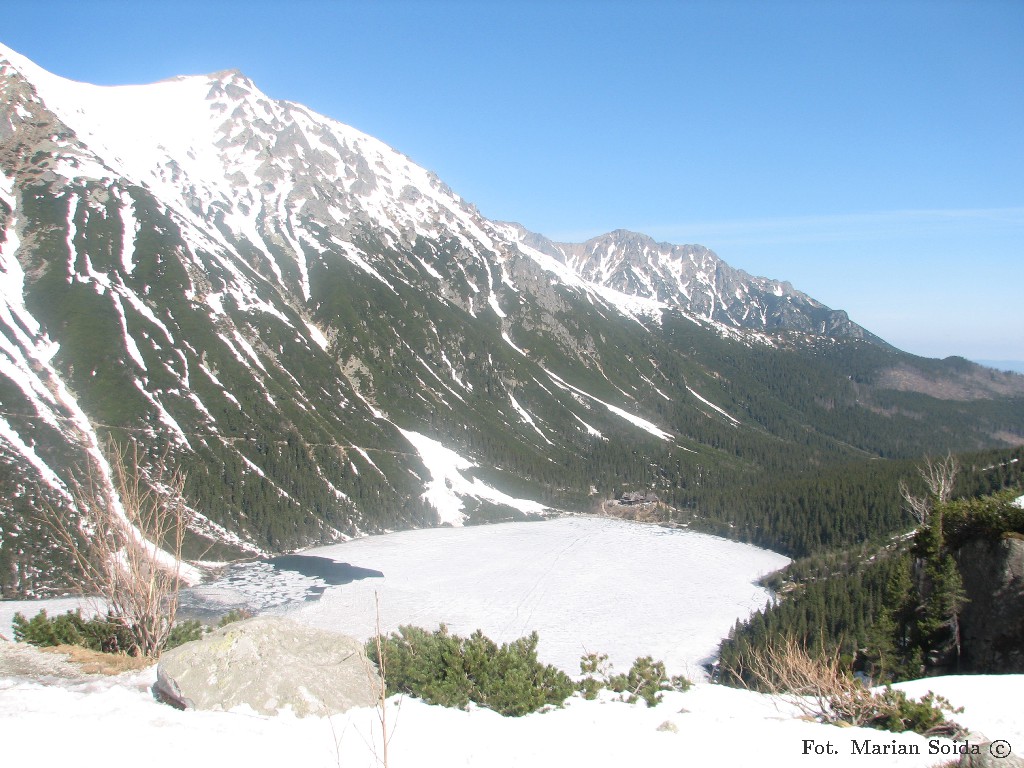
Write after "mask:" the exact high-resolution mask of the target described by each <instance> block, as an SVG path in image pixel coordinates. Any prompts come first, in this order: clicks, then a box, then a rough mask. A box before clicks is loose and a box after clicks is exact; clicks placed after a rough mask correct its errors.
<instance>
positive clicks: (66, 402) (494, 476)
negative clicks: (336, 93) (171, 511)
mask: <svg viewBox="0 0 1024 768" xmlns="http://www.w3.org/2000/svg"><path fill="white" fill-rule="evenodd" d="M0 171H2V173H0V499H2V500H3V501H0V587H2V589H3V590H4V592H5V593H28V592H36V591H39V590H44V589H45V588H46V587H47V585H48V584H50V583H51V582H52V581H53V572H54V570H55V566H54V564H53V563H54V562H57V563H59V559H60V558H59V553H55V552H54V551H53V549H52V544H51V543H49V542H48V539H47V538H46V537H45V536H44V535H42V532H41V530H40V526H39V524H38V523H37V522H34V521H35V520H36V519H37V517H38V515H37V513H38V510H39V508H40V507H41V506H42V505H50V506H52V507H55V508H58V509H66V510H67V511H68V513H69V514H70V513H71V507H72V504H71V501H70V496H69V491H68V489H69V482H70V481H71V479H72V478H74V477H76V476H77V477H79V478H81V477H82V476H83V475H84V474H85V473H86V472H87V469H88V468H90V467H91V468H92V469H93V472H94V473H98V474H99V475H100V476H101V477H102V476H105V475H106V474H108V473H109V466H108V465H107V463H106V458H105V453H104V452H105V450H107V448H106V446H107V445H108V443H107V441H108V440H114V441H116V442H117V443H119V444H122V445H123V444H126V443H127V442H129V441H132V440H134V441H136V442H137V443H139V444H140V445H142V446H143V447H144V448H145V450H146V451H147V455H148V456H149V459H150V460H154V461H155V460H156V458H157V457H159V456H161V455H164V452H166V456H167V461H169V462H170V463H171V464H172V465H175V466H178V467H181V468H182V469H183V470H184V471H186V472H187V475H188V486H187V492H188V496H189V502H190V504H191V505H192V506H193V507H194V508H195V510H196V512H197V513H198V517H197V520H198V523H197V528H196V531H195V533H196V536H197V540H196V541H195V542H194V551H195V552H196V553H198V552H202V551H208V552H211V553H212V554H211V555H210V556H218V557H221V556H224V557H226V556H231V555H233V554H238V553H240V552H250V553H252V552H263V551H279V550H283V549H289V548H294V547H298V546H303V545H308V544H312V543H319V542H324V541H332V540H337V539H338V538H342V537H345V536H354V535H358V534H360V533H365V532H370V531H380V530H385V529H393V528H400V527H410V526H425V525H436V524H439V523H450V524H462V523H463V522H466V521H470V522H472V521H484V520H492V519H508V518H510V517H519V516H523V515H529V514H537V513H539V512H542V511H543V510H545V509H591V508H593V506H594V505H595V504H597V503H598V502H599V501H601V500H603V499H605V498H609V497H612V496H615V495H617V494H619V493H621V492H622V491H624V490H635V489H638V488H645V489H656V491H657V493H659V494H660V495H661V496H662V497H663V498H664V500H666V501H668V502H669V503H671V504H672V505H674V506H676V507H677V508H684V507H685V508H690V509H693V510H696V511H697V513H698V514H699V506H700V500H701V498H702V495H703V494H706V493H710V492H714V490H715V489H716V488H720V487H723V486H724V485H726V484H734V483H736V482H745V481H753V480H756V478H758V477H761V476H763V475H764V474H765V473H770V472H774V471H780V470H784V469H792V468H794V467H797V466H807V465H808V464H810V463H818V462H830V461H840V460H848V459H850V458H856V457H866V456H912V455H916V454H918V453H922V452H924V451H926V450H945V449H947V448H976V447H982V446H987V445H1000V444H1007V443H1012V442H1015V441H1019V440H1021V436H1022V435H1024V406H1022V401H1021V395H1022V393H1024V385H1022V383H1021V382H1022V381H1024V377H1020V376H1011V375H1008V374H997V373H995V372H987V371H984V370H983V369H980V368H977V367H973V368H971V398H970V399H965V398H961V397H958V396H957V390H956V388H955V387H944V388H941V391H940V392H935V391H933V392H931V393H930V394H928V395H922V394H921V389H922V386H920V384H921V382H924V383H925V384H927V385H928V387H930V388H932V389H934V388H935V385H936V382H938V384H939V385H942V384H943V382H946V381H947V380H948V379H949V378H950V377H951V376H955V375H959V374H957V371H958V370H959V367H958V366H960V365H961V363H958V362H956V361H952V362H941V361H927V360H921V359H919V358H914V357H912V356H909V355H906V354H904V353H901V352H899V351H898V350H895V349H893V348H892V347H890V346H888V345H886V344H885V343H884V342H881V341H880V340H879V339H877V338H876V337H874V336H872V335H871V334H870V333H869V332H867V331H865V330H864V329H862V328H860V327H858V326H857V325H855V324H854V323H852V322H850V321H849V319H848V318H847V317H846V315H845V313H843V312H841V311H833V310H831V309H829V308H827V307H824V306H822V305H820V304H819V303H817V302H815V301H814V300H813V299H811V298H810V297H807V296H805V295H803V294H801V293H799V292H798V291H795V290H794V289H792V287H790V286H789V285H787V284H785V283H779V282H776V281H772V280H768V279H765V278H754V277H750V276H749V275H746V274H744V273H742V272H739V271H736V270H733V269H731V268H730V267H728V265H726V264H724V263H723V262H722V261H721V260H719V259H718V258H717V257H716V256H715V255H714V254H713V253H712V252H710V251H708V250H707V249H704V248H702V247H700V246H670V245H666V244H656V243H654V242H653V241H651V240H650V239H649V238H646V237H645V236H643V235H637V234H633V233H627V232H622V231H619V232H614V233H611V234H609V235H605V236H603V237H600V238H595V239H594V240H591V241H589V242H588V243H584V244H580V245H569V244H556V243H552V242H550V241H548V240H546V239H544V238H543V237H541V236H539V235H537V234H534V233H530V232H527V231H526V230H524V229H523V228H522V227H519V226H517V225H514V224H507V223H501V222H494V221H489V220H487V219H485V218H484V217H483V216H481V215H480V213H479V212H478V211H477V210H476V209H475V208H474V207H473V206H472V205H471V204H470V203H468V202H467V201H465V200H463V199H462V198H461V197H459V196H458V195H457V194H456V193H454V192H453V191H452V190H450V189H449V188H448V187H447V186H446V185H445V184H444V183H443V182H441V181H440V180H439V179H438V178H437V177H436V176H434V175H433V174H431V173H429V172H428V171H426V170H424V169H422V168H420V167H418V166H417V165H415V163H413V162H412V161H411V160H410V159H409V158H408V157H405V156H404V155H402V154H400V153H399V152H397V151H395V150H393V149H391V148H390V147H387V146H386V145H384V144H382V143H381V142H379V141H377V140H376V139H373V138H372V137H370V136H367V135H365V134H362V133H360V132H359V131H356V130H354V129H352V128H350V127H348V126H345V125H342V124H341V123H338V122H335V121H334V120H331V119H329V118H326V117H324V116H321V115H317V114H315V113H313V112H311V111H310V110H308V109H306V108H304V107H302V106H301V105H298V104H293V103H289V102H282V101H274V100H272V99H269V98H268V97H267V96H265V95H264V94H263V93H261V92H260V91H259V89H258V88H257V87H256V86H255V85H254V84H253V83H252V82H251V81H249V80H248V79H247V78H246V77H245V76H244V75H242V74H241V73H239V72H236V71H227V72H219V73H216V74H213V75H209V76H198V77H181V78H175V79H172V80H168V81H164V82H161V83H155V84H152V85H144V86H120V87H99V86H92V85H87V84H83V83H74V82H71V81H68V80H64V79H62V78H59V77H56V76H54V75H52V74H49V73H47V72H45V71H43V70H42V69H40V68H38V67H37V66H35V65H34V64H32V62H30V61H28V60H27V59H25V58H24V57H22V56H20V55H18V54H17V53H15V52H13V51H10V50H8V49H6V48H3V47H0ZM964 364H966V363H964ZM908 371H909V372H910V373H908ZM894 372H895V373H894ZM894 376H895V377H896V378H895V379H893V377H894ZM893 381H897V382H898V384H899V385H898V386H897V385H894V384H893V383H892V382H893ZM907 382H910V383H909V384H907ZM943 393H945V395H943ZM950 393H952V394H950ZM944 396H945V397H946V399H941V398H942V397H944ZM950 398H952V399H950ZM144 469H145V468H144ZM211 543H212V544H214V545H215V546H214V548H213V549H212V550H211V549H210V548H209V547H210V545H211ZM54 558H56V561H54ZM57 570H59V568H58V569H57Z"/></svg>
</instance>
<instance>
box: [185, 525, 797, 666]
mask: <svg viewBox="0 0 1024 768" xmlns="http://www.w3.org/2000/svg"><path fill="white" fill-rule="evenodd" d="M305 554H308V555H317V556H320V557H327V558H331V559H333V560H335V561H338V562H345V563H349V564H350V565H352V566H355V567H358V568H365V569H372V570H375V571H380V572H381V573H383V574H384V578H369V579H363V580H361V581H355V582H352V583H351V584H345V585H342V586H335V587H329V588H328V589H327V590H326V591H325V592H324V593H323V595H322V597H320V599H319V600H315V601H305V600H304V598H305V597H306V596H307V594H308V592H307V587H308V589H309V590H310V591H311V590H312V589H313V588H314V582H315V580H305V581H306V584H305V585H304V584H302V583H301V582H303V581H304V579H303V577H300V576H298V575H297V574H287V575H286V576H285V577H284V578H282V577H281V576H280V575H278V576H275V575H274V572H273V571H272V570H271V569H269V568H267V567H266V566H262V569H263V570H262V572H261V574H259V578H255V577H256V576H257V575H258V574H256V573H255V572H254V570H253V569H249V568H247V573H245V574H238V573H237V572H236V573H235V574H233V579H234V580H235V581H234V585H232V584H231V583H225V582H218V583H215V584H212V585H210V586H209V587H208V588H206V589H205V590H204V589H202V588H201V589H199V590H196V592H197V593H198V594H199V595H203V594H204V592H206V593H207V594H208V597H209V598H210V599H211V600H220V601H223V602H224V603H225V604H228V605H231V606H234V605H238V604H245V603H247V602H248V603H249V604H251V605H253V606H254V607H256V608H257V609H261V610H265V609H266V607H268V606H270V605H271V601H270V600H268V596H270V597H274V598H275V600H274V602H275V603H276V607H274V608H272V610H273V611H274V612H284V613H288V614H289V615H290V616H292V618H294V619H296V620H298V621H300V622H302V623H305V624H311V625H313V626H316V627H320V628H323V629H330V630H334V631H337V632H343V633H345V634H348V635H352V636H354V637H358V638H360V639H365V638H368V637H370V636H372V635H373V634H374V625H375V621H376V617H375V608H374V604H375V593H376V594H377V595H379V597H380V605H381V623H382V627H383V628H384V629H385V630H386V631H389V632H390V631H393V630H394V629H396V628H397V627H398V626H399V625H401V624H414V625H417V626H421V627H424V628H426V629H435V628H436V627H437V626H438V625H439V624H440V623H442V622H443V623H445V624H447V625H448V627H449V628H450V629H451V630H452V631H453V632H455V633H457V634H461V635H468V634H470V633H471V632H473V631H474V630H476V629H482V630H483V631H484V634H486V635H488V636H489V637H491V638H492V639H494V640H496V641H498V642H508V641H511V640H515V639H517V638H519V637H522V636H523V635H528V634H529V633H530V632H532V631H534V630H536V631H537V632H539V633H540V645H539V646H538V655H539V656H540V658H541V660H542V661H544V662H547V663H549V664H555V665H556V666H558V667H560V668H562V669H564V670H565V671H566V672H568V673H569V674H576V673H578V672H579V659H580V656H582V655H583V654H584V653H587V652H600V653H607V654H608V656H609V658H610V660H611V661H612V662H613V663H614V664H615V666H616V668H617V669H621V670H622V671H625V670H626V669H628V668H629V665H630V664H632V662H633V659H635V658H636V657H637V656H643V655H648V654H649V655H652V656H654V657H655V658H656V659H662V660H663V661H665V664H666V666H667V667H668V669H669V670H670V671H671V672H673V673H675V672H684V673H686V674H687V675H689V676H691V677H692V678H698V677H700V676H701V675H702V670H701V668H700V665H701V663H702V662H704V661H705V660H707V659H708V658H709V657H711V656H712V655H713V654H714V652H715V651H716V649H717V647H718V642H719V640H721V638H722V637H723V636H725V635H726V634H727V633H728V632H729V630H730V629H731V628H732V625H733V624H734V623H735V621H736V619H737V618H746V617H747V616H749V615H750V614H751V613H752V612H753V611H755V610H757V609H758V608H761V607H763V606H764V605H765V603H766V602H767V601H768V599H769V594H768V592H767V591H766V590H764V589H762V588H761V587H759V586H757V585H756V584H754V583H753V582H755V581H756V580H757V579H758V578H760V577H761V576H763V575H765V574H767V573H770V572H772V571H775V570H778V569H779V568H782V567H783V566H785V565H786V563H788V562H789V561H788V559H787V558H785V557H783V556H782V555H779V554H777V553H775V552H769V551H767V550H763V549H758V548H757V547H752V546H748V545H745V544H738V543H736V542H732V541H727V540H726V539H722V538H718V537H715V536H707V535H704V534H698V533H693V532H691V531H685V530H672V529H668V528H662V527H660V526H657V525H646V524H639V523H631V522H624V521H621V520H612V519H606V518H595V517H560V518H557V519H553V520H548V521H542V522H532V523H503V524H497V525H485V526H471V527H467V528H433V529H429V530H419V531H403V532H400V533H391V534H388V535H386V536H371V537H368V538H363V539H356V540H353V541H348V542H345V543H343V544H336V545H333V546H329V547H322V548H318V549H314V550H309V551H308V552H306V553H305ZM257 567H258V566H257ZM246 576H248V577H250V578H248V580H247V583H246V584H245V585H244V586H243V585H241V584H240V583H239V579H244V578H245V577H246ZM284 580H287V582H288V583H290V584H292V585H294V587H298V588H300V589H301V590H302V593H301V594H294V595H293V598H292V599H291V600H288V601H285V600H282V599H280V597H279V592H275V591H274V590H280V589H281V588H282V582H283V581H284ZM242 590H244V592H245V594H244V595H243V594H240V592H241V591H242Z"/></svg>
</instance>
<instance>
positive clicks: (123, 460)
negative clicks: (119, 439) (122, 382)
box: [43, 440, 193, 656]
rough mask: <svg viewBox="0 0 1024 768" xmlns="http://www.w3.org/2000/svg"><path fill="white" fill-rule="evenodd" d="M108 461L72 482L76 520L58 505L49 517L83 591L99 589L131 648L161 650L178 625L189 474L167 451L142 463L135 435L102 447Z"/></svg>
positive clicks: (94, 463) (95, 463)
mask: <svg viewBox="0 0 1024 768" xmlns="http://www.w3.org/2000/svg"><path fill="white" fill-rule="evenodd" d="M105 453H106V456H105V459H106V463H107V467H104V466H102V465H101V464H100V463H99V462H98V461H97V460H95V459H93V460H92V461H91V462H90V464H89V466H88V468H87V470H86V471H85V473H84V475H85V477H84V479H83V480H80V481H75V482H72V483H71V486H70V489H71V496H72V498H73V500H74V504H75V508H76V509H77V512H78V515H79V520H78V525H77V526H75V525H73V524H72V523H71V522H70V521H68V520H67V519H66V518H65V517H64V516H63V515H62V514H60V513H59V512H58V511H57V510H55V509H53V508H46V509H45V510H44V514H43V517H44V522H45V523H46V524H47V526H48V527H49V528H50V530H51V531H52V532H53V533H54V535H55V536H56V538H57V539H58V540H59V542H60V543H61V544H63V545H64V547H65V548H66V549H67V551H68V552H69V553H70V555H71V558H72V561H73V563H74V564H75V566H76V567H77V571H78V577H79V586H80V587H81V588H82V590H83V592H85V593H87V594H91V595H94V596H97V597H98V598H99V599H100V600H102V601H103V602H104V603H105V604H106V605H105V608H106V611H107V614H108V616H109V617H110V618H111V619H112V620H114V621H116V622H119V623H121V624H123V625H124V627H125V628H126V629H127V630H128V632H129V634H130V635H131V636H132V638H133V641H134V647H132V648H123V649H121V650H123V651H126V652H128V653H132V654H140V655H143V656H158V655H159V653H160V651H161V649H162V648H163V646H164V644H165V643H166V641H167V636H168V635H169V633H170V631H171V628H172V627H173V625H174V620H175V616H176V614H177V609H178V591H179V589H180V588H181V582H182V573H181V569H182V560H181V554H182V547H183V545H184V540H185V533H186V531H187V529H188V524H189V523H190V521H191V518H192V516H193V512H192V510H191V509H190V508H189V507H188V506H187V505H186V503H185V500H184V482H185V477H184V475H183V474H182V473H181V472H180V471H178V470H170V469H169V468H168V464H167V457H166V455H164V456H162V457H160V458H159V459H157V460H156V461H155V462H153V463H152V464H151V466H150V467H149V469H148V471H146V470H144V469H143V468H142V466H141V465H140V452H139V447H138V445H137V444H136V443H134V442H132V443H131V444H130V447H129V448H127V449H125V448H123V447H122V446H119V445H117V444H116V443H115V442H114V441H112V440H111V441H108V442H107V444H106V446H105Z"/></svg>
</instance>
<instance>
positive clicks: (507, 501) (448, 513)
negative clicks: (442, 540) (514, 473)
mask: <svg viewBox="0 0 1024 768" xmlns="http://www.w3.org/2000/svg"><path fill="white" fill-rule="evenodd" d="M398 431H399V432H401V433H402V435H404V436H405V439H406V440H408V441H409V442H410V443H411V444H412V446H413V448H415V449H416V452H417V453H418V454H419V457H420V461H422V462H423V465H424V466H425V467H426V468H427V471H428V472H429V473H430V481H429V482H428V483H427V485H426V491H425V492H424V494H423V497H422V498H424V499H425V500H426V501H427V503H428V504H430V506H432V507H433V508H434V509H435V510H436V511H437V516H438V519H439V520H440V522H441V523H442V524H444V523H447V524H449V525H455V526H461V525H462V524H463V522H464V521H465V519H466V514H465V512H463V509H464V507H465V505H464V503H463V501H462V498H461V497H463V496H468V497H471V498H475V499H480V500H482V501H489V502H492V503H494V504H500V505H502V506H506V507H512V508H513V509H518V510H519V511H520V512H526V513H528V514H540V513H542V512H544V510H545V509H546V507H545V506H544V505H543V504H539V503H538V502H536V501H530V500H528V499H517V498H514V497H512V496H509V495H508V494H506V493H503V492H501V491H499V490H498V489H496V488H492V487H491V486H489V485H487V484H486V483H484V482H482V481H481V480H480V478H476V477H475V478H473V481H472V482H470V481H469V480H467V479H466V478H465V477H463V475H462V472H463V471H465V470H467V469H472V468H473V467H475V466H477V465H476V464H474V463H473V462H471V461H470V460H469V459H466V458H464V457H462V456H460V455H459V454H457V453H456V452H455V451H453V450H451V449H450V448H445V447H444V446H443V445H441V443H439V442H438V441H437V440H434V439H432V438H429V437H427V436H426V435H421V434H420V433H418V432H413V431H411V430H405V429H399V430H398Z"/></svg>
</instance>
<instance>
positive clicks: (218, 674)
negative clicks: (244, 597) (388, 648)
mask: <svg viewBox="0 0 1024 768" xmlns="http://www.w3.org/2000/svg"><path fill="white" fill-rule="evenodd" d="M379 686H380V677H379V676H378V674H377V669H376V667H375V666H374V665H373V664H372V663H371V662H370V661H369V660H368V659H367V657H366V655H365V653H364V652H363V645H362V643H360V642H359V641H358V640H355V639H353V638H351V637H347V636H345V635H340V634H336V633H333V632H327V631H324V630H319V629H314V628H312V627H306V626H303V625H301V624H296V623H295V622H293V621H289V620H287V619H281V618H276V617H257V618H255V619H249V620H247V621H240V622H237V623H234V624H229V625H228V626H226V627H223V628H222V629H219V630H216V631H215V632H212V633H210V634H209V635H207V636H206V637H204V638H203V639H201V640H196V641H194V642H191V643H186V644H185V645H182V646H179V647H178V648H174V649H172V650H170V651H168V652H167V653H165V654H164V655H163V656H162V657H161V659H160V664H159V667H158V668H157V682H156V684H155V692H156V694H157V695H158V697H160V698H161V699H163V700H165V701H167V702H168V703H170V704H172V705H175V706H178V707H181V708H183V709H212V710H228V709H232V708H234V707H238V706H243V705H247V706H249V707H251V708H252V709H253V710H255V711H256V712H259V713H260V714H265V715H273V714H277V713H278V712H280V711H282V710H285V709H291V711H292V712H294V713H295V714H296V715H298V716H299V717H304V716H306V715H330V714H334V713H337V712H344V711H346V710H348V709H350V708H352V707H366V706H373V705H374V703H375V702H376V701H377V699H378V696H379V692H380V688H379Z"/></svg>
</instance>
